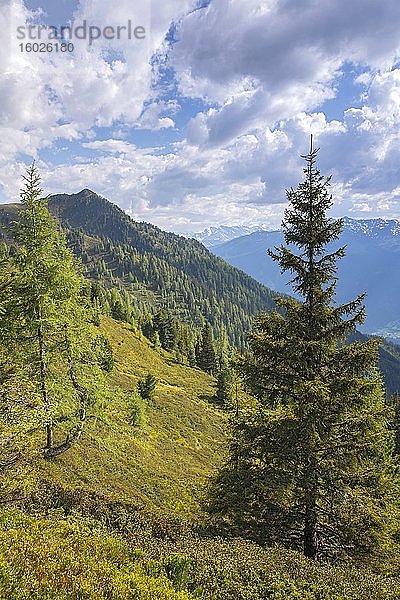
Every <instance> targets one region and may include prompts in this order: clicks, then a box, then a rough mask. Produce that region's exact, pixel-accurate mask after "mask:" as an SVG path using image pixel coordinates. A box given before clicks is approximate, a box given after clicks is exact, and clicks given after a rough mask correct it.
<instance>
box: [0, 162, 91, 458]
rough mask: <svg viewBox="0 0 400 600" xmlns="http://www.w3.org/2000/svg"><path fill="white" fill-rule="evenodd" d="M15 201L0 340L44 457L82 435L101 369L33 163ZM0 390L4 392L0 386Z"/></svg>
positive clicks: (72, 266) (72, 268)
mask: <svg viewBox="0 0 400 600" xmlns="http://www.w3.org/2000/svg"><path fill="white" fill-rule="evenodd" d="M21 201H22V209H21V210H20V212H19V217H18V220H17V221H16V222H15V223H14V224H13V225H12V226H11V228H10V231H9V233H10V234H11V236H12V238H13V241H14V242H15V243H16V250H15V252H14V253H13V255H12V256H11V257H10V258H9V265H8V269H9V270H10V271H11V272H12V273H13V277H12V280H11V282H10V285H9V286H8V287H7V289H6V290H5V293H4V295H3V298H2V300H3V301H2V308H3V311H2V314H1V315H0V345H1V346H2V347H3V348H4V350H5V352H6V353H7V356H8V360H9V361H10V362H11V363H12V364H13V369H14V378H13V382H14V383H13V385H14V389H15V386H17V385H21V382H25V384H26V385H28V386H29V390H30V394H31V397H32V398H33V399H34V403H36V404H38V405H39V407H40V412H41V415H42V422H43V427H44V429H45V434H46V436H45V437H46V441H45V445H44V448H43V455H44V456H45V457H51V456H56V455H58V454H61V453H62V452H65V451H66V450H68V449H69V448H70V447H71V445H72V444H73V443H75V442H76V441H77V440H78V439H79V438H80V436H81V433H82V431H83V426H84V423H85V420H86V412H87V407H88V405H89V404H90V403H91V401H92V398H93V395H95V384H93V381H95V379H96V375H98V377H101V375H100V368H99V367H98V366H96V362H97V361H96V357H95V354H94V351H93V339H94V338H93V335H92V333H91V328H94V326H93V325H90V323H89V320H90V319H89V315H88V314H87V313H86V311H85V307H84V302H83V298H82V295H81V292H82V289H83V287H84V283H83V278H82V277H81V275H79V274H78V272H77V268H76V263H75V260H74V258H73V255H72V253H71V251H70V250H69V249H68V248H67V246H66V242H65V239H64V237H63V235H62V234H61V232H60V231H59V229H58V226H57V222H56V221H55V219H54V218H53V217H52V216H51V214H50V213H49V211H48V208H47V199H46V198H43V197H42V190H41V188H40V176H39V173H38V171H37V169H36V168H35V166H32V167H30V168H29V169H28V171H27V174H26V176H25V177H24V187H23V189H22V192H21ZM86 379H88V380H91V381H92V383H90V384H89V383H88V386H86V385H82V381H83V380H86ZM4 394H6V397H9V394H8V393H7V390H4V388H3V397H4ZM7 394H8V395H7ZM32 402H33V400H32ZM61 422H64V423H65V422H71V424H70V427H69V432H68V433H65V428H63V429H62V434H60V435H62V437H63V439H62V440H61V439H57V440H56V439H55V431H56V429H57V426H58V424H59V423H61Z"/></svg>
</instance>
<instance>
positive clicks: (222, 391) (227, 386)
mask: <svg viewBox="0 0 400 600" xmlns="http://www.w3.org/2000/svg"><path fill="white" fill-rule="evenodd" d="M215 397H216V399H217V402H218V404H219V405H220V406H227V405H229V404H230V403H231V401H232V373H231V370H230V369H229V368H228V367H227V366H225V367H223V368H222V369H221V370H220V371H219V373H218V375H217V390H216V392H215Z"/></svg>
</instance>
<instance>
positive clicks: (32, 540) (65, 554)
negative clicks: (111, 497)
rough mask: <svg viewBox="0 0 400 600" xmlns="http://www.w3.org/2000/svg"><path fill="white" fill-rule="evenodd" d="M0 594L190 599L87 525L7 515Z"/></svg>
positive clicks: (63, 599) (58, 599) (11, 598)
mask: <svg viewBox="0 0 400 600" xmlns="http://www.w3.org/2000/svg"><path fill="white" fill-rule="evenodd" d="M0 596H1V598H4V599H5V598H7V600H18V599H20V598H37V599H38V600H39V598H40V599H42V600H43V599H45V598H46V599H48V600H50V599H54V600H72V599H75V600H79V599H81V598H85V599H87V600H99V599H111V598H112V599H113V600H127V599H132V600H133V599H135V600H156V599H158V600H189V598H190V596H189V594H187V593H186V592H184V591H182V592H177V591H175V590H174V588H173V586H172V584H171V583H170V581H169V580H168V578H167V577H166V576H165V575H161V574H160V575H158V576H155V577H152V576H149V575H147V574H146V572H145V569H144V568H143V566H141V565H140V564H138V563H137V561H136V560H135V553H134V552H133V551H132V550H131V549H130V548H129V546H128V545H127V543H126V542H124V541H123V540H122V539H121V538H118V537H116V536H113V535H111V534H110V533H108V532H107V531H106V530H104V529H103V528H101V527H99V525H96V523H94V522H91V521H85V520H83V519H81V518H79V517H75V518H73V517H70V518H69V519H68V520H66V519H63V518H61V517H60V516H57V514H55V515H54V517H53V518H44V517H42V518H36V519H35V518H32V517H28V516H25V515H23V514H20V513H14V514H13V513H8V514H7V513H6V514H3V515H2V518H1V529H0Z"/></svg>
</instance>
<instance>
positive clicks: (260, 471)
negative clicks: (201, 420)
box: [211, 147, 398, 558]
mask: <svg viewBox="0 0 400 600" xmlns="http://www.w3.org/2000/svg"><path fill="white" fill-rule="evenodd" d="M316 156H317V150H314V149H313V148H312V147H311V150H310V152H309V154H308V155H307V156H305V157H303V158H304V159H305V162H306V167H305V169H304V173H305V180H304V182H303V183H301V184H300V185H299V186H298V188H297V190H293V189H291V190H289V191H288V192H287V196H288V201H289V208H288V209H287V210H286V212H285V218H284V222H283V232H284V235H285V241H286V246H281V247H280V248H275V251H271V252H270V255H271V256H272V258H273V259H274V260H276V261H278V263H279V265H280V267H281V270H282V271H289V272H291V273H292V275H293V278H292V286H293V289H294V291H295V292H296V293H297V294H298V296H299V297H300V300H295V299H292V298H288V297H285V298H281V299H279V300H278V301H277V304H278V306H279V310H274V311H273V312H272V313H271V314H269V315H267V314H261V315H260V316H259V317H258V318H257V320H256V324H255V325H256V328H255V330H254V331H253V332H252V333H251V335H250V340H249V343H250V353H249V354H248V355H247V356H244V357H242V358H241V359H240V360H239V361H238V363H237V365H236V368H237V370H238V371H239V373H240V374H241V376H242V378H243V381H244V384H245V386H246V388H247V390H248V391H249V392H250V393H251V394H252V395H253V396H254V398H255V399H257V403H256V407H255V408H254V409H247V410H245V411H243V414H241V415H240V417H238V418H237V419H235V420H234V425H233V436H232V440H233V441H232V445H231V457H230V460H229V462H228V464H227V465H226V468H225V469H223V470H222V471H221V473H220V475H219V478H218V481H217V485H216V488H215V490H214V499H213V502H212V505H211V509H212V510H213V511H214V512H216V513H219V514H220V515H223V516H224V518H225V520H226V519H228V521H230V522H231V524H232V525H233V526H236V527H237V531H238V533H241V534H242V535H243V534H245V535H252V536H254V537H257V538H258V539H259V540H260V541H262V542H263V543H270V544H274V543H284V544H286V545H288V546H291V547H295V548H297V549H302V550H303V552H304V554H305V555H306V556H307V557H310V558H315V557H317V556H318V555H321V554H325V555H335V556H338V555H339V556H340V555H343V554H356V553H360V554H368V553H370V552H372V551H373V550H376V551H377V552H379V549H380V548H382V546H384V545H385V543H386V542H388V540H389V539H390V536H389V534H390V531H391V527H392V525H393V518H394V516H395V515H396V511H398V505H397V504H396V502H397V501H396V494H397V491H398V480H397V476H396V471H395V464H394V461H393V435H392V432H390V431H389V424H390V422H391V419H392V414H391V411H390V410H389V409H388V407H387V406H386V405H385V397H384V390H383V384H382V379H381V376H380V374H379V373H378V371H377V368H376V365H377V350H378V344H379V341H378V340H376V339H371V340H369V341H367V342H360V341H356V342H354V343H347V336H348V334H349V333H351V332H352V331H353V330H354V329H355V327H356V326H357V325H358V324H361V323H362V322H363V319H364V307H363V299H364V296H363V295H361V296H359V297H358V298H356V299H355V300H353V301H350V302H348V303H347V304H344V305H337V304H335V302H334V297H335V286H336V263H337V260H338V259H339V258H341V257H342V256H343V255H344V253H345V249H344V248H338V249H336V250H332V249H331V244H332V243H334V242H335V241H336V240H338V237H339V234H340V232H341V230H342V221H341V220H333V219H331V218H329V217H328V215H327V211H328V210H329V209H330V208H331V206H332V196H331V194H330V189H329V188H330V178H325V177H323V176H322V175H321V174H320V172H319V171H318V169H317V168H316V166H315V163H316ZM328 245H329V247H330V248H329V250H328V249H327V246H328ZM294 248H295V249H297V252H295V251H294ZM397 514H398V512H397Z"/></svg>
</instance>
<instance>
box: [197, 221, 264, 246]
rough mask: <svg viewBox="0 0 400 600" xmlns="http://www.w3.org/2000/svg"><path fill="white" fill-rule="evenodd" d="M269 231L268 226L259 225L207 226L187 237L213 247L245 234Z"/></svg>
mask: <svg viewBox="0 0 400 600" xmlns="http://www.w3.org/2000/svg"><path fill="white" fill-rule="evenodd" d="M264 230H265V231H267V230H268V227H263V226H259V225H253V226H246V225H233V226H228V225H220V226H219V227H207V229H204V230H203V231H201V232H199V233H191V234H188V236H187V237H190V238H194V239H195V240H197V241H198V242H201V243H202V244H203V245H204V246H205V247H206V248H213V247H214V246H218V245H219V244H223V243H224V242H229V241H230V240H234V239H235V238H238V237H241V236H243V235H249V234H251V233H254V232H256V231H264Z"/></svg>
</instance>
